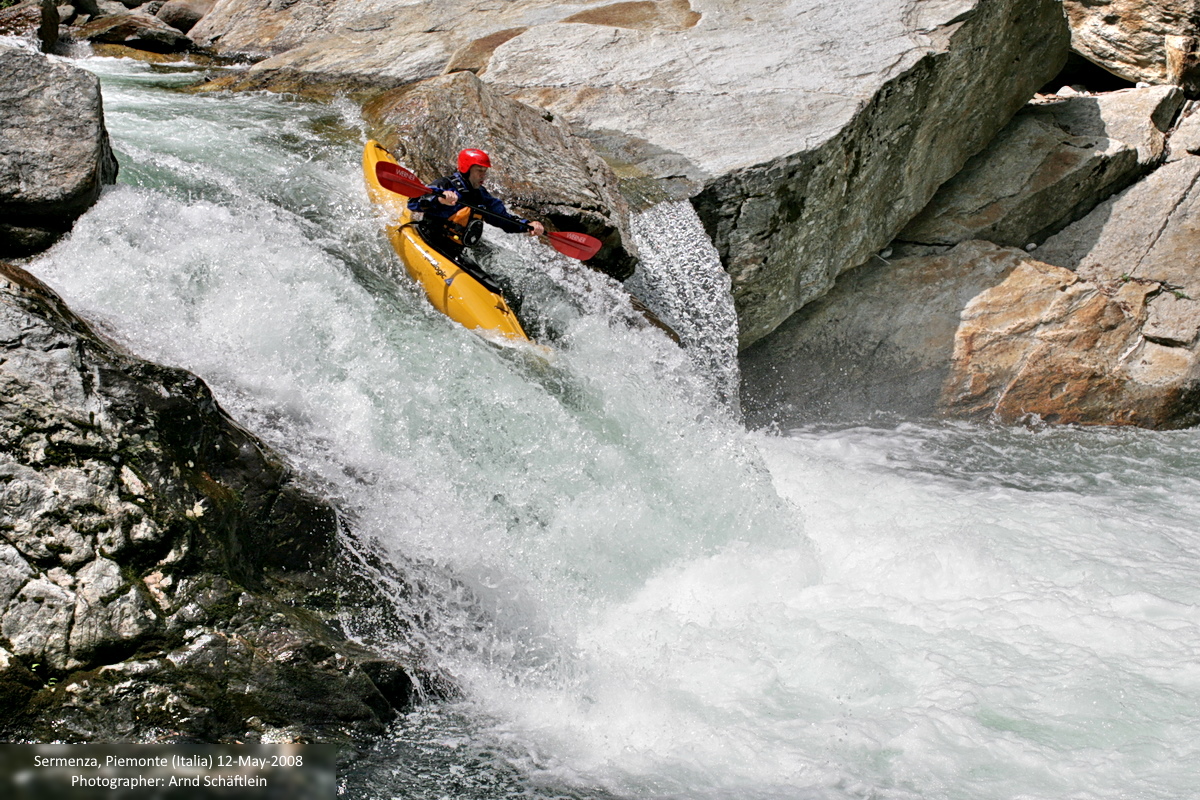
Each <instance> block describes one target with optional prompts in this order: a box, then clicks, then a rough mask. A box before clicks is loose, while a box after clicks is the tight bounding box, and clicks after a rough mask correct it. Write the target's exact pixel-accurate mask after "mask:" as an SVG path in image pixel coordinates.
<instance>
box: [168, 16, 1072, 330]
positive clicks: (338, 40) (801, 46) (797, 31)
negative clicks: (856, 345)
mask: <svg viewBox="0 0 1200 800" xmlns="http://www.w3.org/2000/svg"><path fill="white" fill-rule="evenodd" d="M685 6H686V7H685ZM191 33H192V36H193V38H194V39H195V40H196V41H197V42H198V43H200V44H202V45H205V46H209V47H213V48H215V49H216V50H218V51H220V52H225V53H229V54H245V55H250V56H253V57H263V56H269V57H268V58H267V60H264V61H262V62H261V63H259V64H256V65H255V66H254V67H253V68H252V69H251V71H250V73H251V76H253V75H256V74H258V75H263V76H269V75H271V74H272V73H292V74H298V75H306V76H311V77H312V79H313V80H317V79H322V78H326V79H327V78H330V77H338V78H340V79H345V78H347V77H348V76H353V77H355V79H356V80H360V81H374V82H376V83H377V84H378V85H381V86H386V85H389V84H390V85H393V86H394V85H398V84H401V83H408V82H413V81H418V80H421V79H424V78H428V77H431V76H433V75H436V74H438V73H440V72H443V71H445V70H446V69H449V68H451V65H454V68H457V69H466V70H470V71H473V72H475V73H476V74H478V75H479V76H480V78H481V79H482V80H484V81H485V82H488V83H491V84H493V85H495V86H496V87H497V88H498V89H500V90H501V91H502V92H504V93H507V94H511V95H513V96H514V97H516V98H517V99H519V100H522V101H524V102H526V103H528V104H530V105H533V106H535V107H540V108H543V109H546V110H548V111H549V112H551V113H553V114H554V115H555V116H557V117H562V118H565V119H566V120H567V121H568V122H570V123H571V124H572V125H573V126H575V127H576V128H577V129H578V130H580V131H584V132H586V134H587V135H588V136H589V137H590V138H592V140H593V141H594V142H595V143H596V145H597V147H599V148H600V149H601V151H602V152H603V153H604V155H605V156H606V157H607V158H608V159H609V160H610V162H611V163H613V164H614V165H616V166H618V167H619V172H620V173H621V177H622V178H623V179H625V180H627V181H638V180H647V181H650V182H657V184H658V185H659V186H660V188H664V189H665V190H666V191H667V192H668V194H670V195H671V196H673V197H676V198H678V197H681V196H683V197H694V203H695V205H696V206H697V209H698V210H699V212H700V214H701V217H702V219H703V220H704V222H705V225H706V227H707V228H708V230H709V232H710V234H711V235H712V237H713V239H714V241H715V243H716V246H717V248H718V251H719V252H720V254H721V257H722V260H723V262H724V263H725V265H726V267H727V269H728V270H729V272H730V274H731V277H732V286H733V293H734V297H735V300H736V303H737V307H738V313H739V317H740V320H741V337H742V342H743V344H748V343H750V342H753V341H755V340H757V339H759V338H761V337H762V336H764V335H765V334H767V333H768V332H769V331H771V330H772V329H773V328H774V327H775V326H776V325H778V324H779V323H780V322H781V321H783V320H784V319H785V318H786V317H787V316H788V315H790V314H791V313H793V312H794V311H795V310H796V309H798V308H800V307H801V306H803V305H804V304H805V303H807V302H809V301H810V300H812V299H815V298H816V297H819V296H820V295H821V294H823V293H824V292H825V291H827V290H828V289H829V287H831V286H832V285H833V281H834V278H835V277H836V276H837V275H838V274H839V273H840V272H842V271H844V270H846V269H849V268H851V267H853V266H855V265H857V264H861V263H863V262H864V261H865V260H866V259H867V258H868V256H869V255H870V254H871V253H872V252H873V251H875V250H878V249H880V248H882V247H883V246H885V245H886V244H887V242H888V241H889V240H890V239H891V238H892V237H893V236H894V235H895V234H896V233H897V232H898V231H899V229H900V228H901V227H903V225H904V224H905V223H906V222H908V220H909V219H911V218H912V217H913V216H915V215H916V214H917V212H919V211H920V210H921V208H923V207H924V206H925V204H926V203H927V202H928V200H929V199H930V197H932V195H933V193H934V191H935V190H936V188H937V187H938V186H939V185H941V184H942V183H944V182H945V181H946V180H948V179H949V178H950V177H952V176H953V175H954V174H955V173H956V172H958V170H959V169H960V168H961V166H962V165H963V163H964V162H965V161H966V160H967V158H969V157H970V156H971V155H973V154H974V153H976V152H978V151H979V150H980V149H982V147H983V146H984V145H986V144H987V142H988V141H989V140H990V139H991V138H992V137H993V136H994V135H995V133H996V132H997V131H998V130H999V129H1000V128H1001V127H1003V126H1004V125H1005V124H1006V123H1007V122H1008V120H1009V119H1010V118H1011V117H1012V115H1013V114H1015V113H1016V112H1017V110H1019V109H1020V107H1021V106H1022V105H1023V104H1024V103H1025V102H1026V101H1027V100H1028V99H1029V98H1030V97H1032V96H1033V93H1034V92H1035V90H1036V89H1037V88H1038V87H1040V86H1041V85H1042V84H1044V83H1045V82H1046V81H1048V80H1049V79H1050V78H1052V77H1053V76H1054V75H1055V74H1056V73H1057V72H1058V70H1059V68H1060V67H1061V66H1062V64H1063V63H1064V61H1065V59H1066V54H1067V46H1068V39H1069V35H1068V32H1067V27H1066V22H1065V19H1064V17H1063V13H1062V6H1061V4H1060V3H1058V2H1057V0H951V1H950V2H937V3H929V2H917V1H916V0H852V2H848V3H842V4H835V5H831V4H829V3H826V2H822V0H798V1H797V2H794V3H790V4H786V5H783V6H781V5H779V4H777V3H771V2H766V0H756V1H755V2H746V3H740V4H738V6H737V8H736V9H731V8H729V7H728V4H725V3H720V2H716V0H697V1H696V2H694V3H692V4H684V3H682V2H677V1H674V2H667V1H666V0H664V2H659V3H606V2H581V3H572V4H562V3H552V2H546V1H545V0H517V2H512V3H504V4H501V5H500V6H499V7H497V6H496V5H495V4H491V3H487V4H484V3H472V2H469V1H468V2H466V3H465V4H464V3H463V2H454V3H450V2H448V0H441V1H439V2H430V3H421V4H418V5H412V4H399V3H397V2H394V1H389V0H354V2H350V1H349V0H343V2H335V3H323V2H316V0H298V2H296V3H290V4H286V5H285V4H279V6H278V8H277V7H276V4H269V5H267V4H263V3H261V2H258V1H257V0H226V2H222V3H221V4H220V5H218V6H217V7H216V8H214V9H213V11H212V12H211V13H210V14H208V15H207V16H206V17H205V18H204V19H203V20H202V21H201V22H200V23H199V24H198V25H197V26H196V27H195V28H193V29H192V32H191Z"/></svg>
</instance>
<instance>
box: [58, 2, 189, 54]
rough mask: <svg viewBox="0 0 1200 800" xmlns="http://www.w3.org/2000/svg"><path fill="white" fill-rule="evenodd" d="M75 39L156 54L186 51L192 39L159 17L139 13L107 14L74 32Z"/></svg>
mask: <svg viewBox="0 0 1200 800" xmlns="http://www.w3.org/2000/svg"><path fill="white" fill-rule="evenodd" d="M74 33H75V37H76V38H77V39H81V40H84V41H88V42H97V43H102V44H123V45H125V46H127V47H133V48H136V49H138V50H149V51H151V52H155V53H177V52H180V51H182V50H188V49H190V48H191V46H192V40H191V39H189V38H188V37H187V36H185V35H183V34H182V33H180V32H179V31H178V30H176V29H175V28H173V27H171V26H170V25H168V24H167V23H166V22H164V21H162V20H161V19H159V18H158V17H152V16H150V15H149V14H142V13H139V12H128V13H122V14H108V15H105V16H103V17H100V18H99V19H94V20H92V21H90V22H87V23H85V24H83V25H80V26H79V27H77V28H76V29H75V32H74Z"/></svg>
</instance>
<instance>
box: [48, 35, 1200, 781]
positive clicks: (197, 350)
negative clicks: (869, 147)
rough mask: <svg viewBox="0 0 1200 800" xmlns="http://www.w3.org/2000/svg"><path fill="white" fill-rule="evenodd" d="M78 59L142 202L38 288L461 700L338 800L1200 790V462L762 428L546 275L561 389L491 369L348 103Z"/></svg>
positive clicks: (109, 221)
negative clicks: (394, 610) (216, 432)
mask: <svg viewBox="0 0 1200 800" xmlns="http://www.w3.org/2000/svg"><path fill="white" fill-rule="evenodd" d="M79 63H81V64H82V65H83V66H85V67H86V68H88V69H91V70H93V71H94V72H97V73H98V74H100V75H101V78H102V81H103V86H104V97H105V113H106V119H107V123H108V126H109V130H110V133H111V135H112V137H113V143H114V149H115V150H116V152H117V156H118V159H119V161H120V163H121V175H120V179H119V183H118V185H117V186H115V187H110V188H109V189H107V190H106V191H105V193H104V195H103V197H102V198H101V200H100V202H99V204H98V205H97V206H96V207H95V208H94V209H92V210H91V211H89V212H88V213H87V214H86V215H85V216H84V217H83V218H82V219H81V220H80V222H79V223H78V224H77V226H76V228H75V230H74V232H73V233H72V234H71V235H70V237H68V238H67V239H66V240H64V241H63V242H61V243H60V244H58V245H57V246H56V247H55V248H53V249H52V250H51V251H50V252H49V253H47V254H46V255H44V256H41V257H38V258H36V259H34V260H32V262H31V263H30V264H29V269H30V270H31V271H32V272H34V273H35V274H37V275H38V276H39V277H41V278H42V279H43V280H45V281H47V282H48V283H49V284H50V285H51V286H53V287H54V288H55V289H56V290H58V291H59V292H60V293H61V294H62V295H63V296H64V297H65V299H66V300H67V301H68V303H69V304H70V305H71V306H72V307H73V308H74V309H76V310H77V311H78V312H80V313H81V314H83V315H84V316H86V317H88V318H89V319H91V320H93V321H95V322H96V324H98V325H99V326H100V327H101V328H102V329H103V330H105V331H106V332H107V333H108V334H109V335H110V336H112V337H113V338H115V339H116V340H118V341H120V342H122V343H124V344H125V345H126V346H128V347H129V348H130V349H131V350H133V351H134V352H136V353H138V354H139V355H141V356H143V357H146V358H150V359H152V360H156V361H160V362H163V363H168V364H173V365H179V366H183V367H186V368H187V369H190V370H192V371H194V372H196V373H197V374H199V375H200V376H201V377H203V378H204V380H205V381H207V382H208V383H209V384H210V385H211V386H212V387H213V390H214V392H215V394H216V396H217V398H218V399H219V401H220V402H221V404H222V405H223V406H224V407H225V408H226V409H228V410H229V411H230V413H231V414H232V415H233V416H234V417H235V418H236V419H238V420H239V421H240V422H241V423H242V424H243V425H245V426H246V427H247V428H249V429H250V430H252V431H254V432H256V433H257V434H258V435H260V436H262V437H263V438H265V439H266V440H267V441H269V442H270V443H271V444H272V445H273V446H274V447H276V448H277V449H279V450H280V451H281V452H283V453H284V454H286V457H287V458H288V459H289V460H290V461H291V462H292V463H293V464H294V465H296V467H297V468H298V469H299V470H301V471H302V472H304V473H305V474H307V475H309V476H310V478H311V480H312V482H313V484H314V485H315V486H319V487H321V489H322V490H323V491H325V492H327V493H328V494H329V495H330V496H331V497H333V498H334V499H335V500H336V501H337V502H338V503H339V505H340V506H341V508H342V509H343V510H344V512H345V514H346V517H347V519H349V520H351V521H352V524H353V526H354V529H355V531H356V535H357V536H358V537H359V539H360V540H361V541H364V542H372V543H374V544H375V545H376V546H377V547H379V548H380V550H381V552H383V553H385V554H386V557H387V558H389V559H392V560H394V561H395V563H396V564H397V565H399V566H400V567H401V568H403V569H410V570H413V571H414V574H416V575H418V576H419V577H420V580H419V582H414V585H419V586H420V590H419V591H413V590H412V587H408V589H407V590H405V591H400V590H399V589H398V590H397V603H398V604H399V605H400V607H401V608H402V609H404V611H405V613H407V614H410V615H411V616H412V618H413V619H418V618H419V619H421V620H423V622H422V625H421V627H420V630H419V632H418V633H415V634H414V637H415V641H408V642H405V641H395V642H392V643H391V645H392V646H393V647H394V648H395V649H396V651H397V652H414V653H415V652H417V651H418V650H419V651H420V652H421V653H423V656H422V657H423V658H426V659H429V660H430V662H431V663H432V664H433V665H434V666H436V668H437V669H439V670H441V671H442V672H444V673H445V674H447V675H449V676H452V677H453V679H454V681H455V683H456V685H457V686H458V687H459V690H460V694H459V696H457V697H456V698H455V699H453V700H446V701H433V700H431V701H430V702H427V703H424V704H421V705H418V706H417V707H415V708H414V709H413V710H412V711H411V712H409V713H407V714H405V715H404V716H403V717H402V718H401V719H400V720H398V721H397V723H396V724H395V726H394V728H393V729H392V731H391V732H390V734H389V735H388V736H387V737H385V738H383V739H382V740H380V741H378V742H375V743H373V744H372V745H371V748H372V752H371V754H370V755H369V756H368V757H367V758H365V759H363V760H361V761H359V762H357V763H356V764H355V765H354V766H353V767H352V768H350V769H349V770H347V772H346V774H345V775H342V776H341V777H340V781H341V787H342V790H343V796H346V797H353V798H363V799H364V800H366V799H367V798H371V800H375V799H378V800H389V799H390V798H421V799H422V800H426V799H427V800H439V799H440V798H468V799H471V800H485V799H487V800H490V799H491V798H501V797H525V798H554V797H572V798H583V797H606V798H679V799H680V800H682V799H683V798H688V799H689V800H690V799H692V798H714V799H715V798H729V799H730V800H733V799H735V798H736V800H776V799H782V798H789V799H790V798H803V799H805V800H810V799H811V800H843V799H844V798H845V799H848V798H863V799H864V800H865V799H867V798H873V799H876V800H882V799H884V798H886V799H887V800H908V799H909V798H912V799H913V800H915V799H916V798H922V799H924V800H933V799H935V798H945V799H947V800H950V799H954V800H1014V799H1015V798H1023V799H1024V800H1035V799H1036V800H1042V799H1044V800H1065V799H1066V798H1070V799H1071V800H1129V798H1134V797H1136V798H1140V799H1142V800H1151V799H1161V800H1181V798H1191V797H1200V753H1198V752H1197V749H1198V747H1200V745H1198V743H1200V522H1198V520H1200V433H1197V432H1194V431H1184V432H1170V433H1158V432H1147V431H1137V430H1079V429H1055V428H1041V429H1038V428H1011V429H1005V428H997V427H991V426H979V425H968V424H951V423H940V422H929V423H914V422H884V421H880V420H874V421H872V420H864V421H861V422H860V423H859V424H844V425H840V426H837V427H832V426H819V425H817V424H815V423H814V424H812V425H810V426H808V427H805V428H801V429H796V430H790V431H783V432H779V431H776V432H763V431H747V430H746V429H745V428H744V427H743V426H742V424H741V423H740V422H739V419H738V415H737V414H736V412H733V411H731V410H730V409H729V408H727V407H726V406H725V405H724V404H723V403H722V401H721V400H720V399H718V398H719V397H721V396H728V392H722V391H721V390H720V388H721V385H722V384H723V382H725V383H727V382H728V375H725V376H721V375H717V376H714V375H712V374H705V373H706V370H705V369H704V368H703V365H702V364H701V365H700V366H698V363H699V362H697V361H696V360H694V359H689V358H688V357H687V356H686V355H685V354H683V353H682V352H681V351H680V350H679V349H678V348H676V347H675V346H674V345H672V344H671V343H670V342H669V341H668V340H667V339H666V338H665V337H664V336H662V335H661V334H658V333H656V332H651V331H646V330H642V329H638V328H636V327H630V326H628V325H626V324H623V323H620V322H615V321H613V319H614V318H613V316H612V315H609V314H606V313H604V311H603V309H602V308H599V309H597V308H595V307H588V306H587V304H585V303H582V302H579V301H578V298H579V297H583V296H587V294H588V293H587V292H584V291H582V290H581V291H580V292H579V293H578V295H576V294H573V289H572V286H575V288H579V286H577V284H580V283H583V284H586V283H588V281H589V280H591V279H589V278H587V277H586V276H582V277H581V276H580V275H579V274H574V276H573V274H572V273H571V272H570V271H569V270H568V269H567V268H566V267H565V266H562V265H558V266H556V267H554V269H556V270H558V272H557V273H556V274H555V275H554V276H552V277H554V281H555V283H554V285H555V287H557V288H555V289H554V291H551V292H549V293H548V294H547V297H551V298H553V297H557V298H558V302H549V301H547V302H546V305H547V306H548V308H547V309H545V310H544V312H543V313H545V314H547V315H548V326H549V327H551V328H553V329H554V330H555V337H556V340H555V343H554V350H555V356H554V358H553V360H552V363H549V364H546V363H543V362H542V361H541V360H540V359H539V358H537V357H536V356H533V355H530V354H524V355H522V354H520V353H518V354H515V355H514V354H513V353H505V352H501V351H499V350H497V349H496V348H495V347H493V346H491V345H489V344H487V343H486V342H484V341H483V340H482V339H481V338H479V337H477V336H474V335H472V334H470V333H469V332H467V331H465V330H463V329H462V328H459V327H457V326H455V325H454V324H452V323H450V322H448V321H447V320H446V319H444V318H442V317H440V316H439V315H437V314H436V313H434V312H433V311H432V310H431V309H430V308H429V307H428V305H427V304H426V303H425V302H424V300H423V299H422V298H421V297H420V296H419V295H418V294H417V293H416V292H415V291H414V289H413V288H412V287H411V285H410V284H409V283H408V282H407V280H406V279H405V278H404V277H403V274H402V271H401V269H400V267H399V265H398V263H397V262H396V260H395V257H394V255H393V254H392V253H391V251H390V250H389V249H388V247H387V245H386V242H385V240H384V239H383V237H382V235H381V233H380V230H379V225H378V222H377V220H376V219H375V217H374V216H373V212H372V209H371V207H370V204H369V203H368V201H367V198H366V193H365V189H364V187H363V185H362V177H361V173H360V167H359V156H360V152H361V146H362V141H363V132H362V129H361V127H362V126H361V121H360V119H359V117H358V111H357V108H356V107H354V106H353V105H351V104H349V103H342V104H338V103H334V104H332V105H320V104H306V103H300V102H294V101H290V100H288V99H286V98H281V97H277V96H262V95H236V96H227V95H225V96H213V95H189V94H183V93H179V92H175V91H172V90H171V89H172V87H175V86H180V85H184V84H186V83H189V82H192V81H194V80H195V79H196V74H195V72H194V71H192V70H188V69H163V68H152V67H150V66H148V65H144V64H138V63H135V62H130V61H122V60H113V59H98V58H93V59H87V60H84V61H82V62H79ZM677 217H678V214H676V215H674V216H672V215H665V216H663V215H660V216H657V217H650V218H649V220H650V221H649V222H648V223H647V226H648V229H649V231H650V232H649V233H648V234H647V233H646V232H645V230H644V231H643V235H649V236H651V237H653V235H654V234H653V231H654V227H655V226H659V227H662V226H675V225H676V224H677V223H676V222H675V221H674V220H676V218H677ZM664 233H667V231H664ZM672 233H678V231H673V232H672ZM665 238H667V239H670V240H671V241H678V240H679V238H678V237H674V238H672V237H665ZM510 239H512V237H509V239H506V238H505V235H504V234H497V235H496V236H493V237H492V238H491V240H492V241H494V242H496V243H497V246H499V247H501V248H502V249H503V250H504V251H505V252H511V253H516V254H517V255H516V260H515V262H514V263H517V264H518V266H519V265H520V264H521V263H526V262H530V261H533V262H536V261H537V259H534V258H525V259H524V261H523V257H522V253H526V254H527V253H528V252H529V248H530V247H533V246H534V245H533V244H532V243H529V242H528V241H527V240H523V243H511V244H506V243H507V242H510ZM683 240H684V241H686V240H687V237H686V236H685V237H683ZM522 248H524V249H522ZM667 252H668V257H669V248H668V249H667ZM694 255H695V253H694V252H690V248H689V252H688V253H682V252H681V253H680V254H679V257H680V259H681V260H686V259H688V258H692V257H694ZM510 260H511V259H510ZM547 269H549V268H548V267H545V266H544V265H543V266H540V267H538V272H537V273H536V274H531V275H530V277H529V279H530V281H537V280H543V281H544V280H545V272H546V270H547ZM583 288H586V287H583ZM556 292H557V294H556ZM722 346H724V345H722V344H720V343H719V342H718V343H717V345H715V348H716V349H715V350H713V351H712V352H717V351H719V350H720V348H721V347H722ZM710 361H711V359H710ZM710 368H711V364H710ZM714 386H716V387H717V388H718V391H716V392H714V391H713V387H714ZM726 388H728V387H727V386H726ZM369 611H370V610H364V613H362V614H358V615H355V616H356V619H357V622H358V624H359V625H360V626H361V629H362V631H363V632H364V635H374V636H376V637H378V636H380V635H382V634H381V633H380V632H379V631H375V630H372V629H371V625H372V623H371V616H370V613H369Z"/></svg>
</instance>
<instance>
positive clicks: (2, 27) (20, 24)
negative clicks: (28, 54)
mask: <svg viewBox="0 0 1200 800" xmlns="http://www.w3.org/2000/svg"><path fill="white" fill-rule="evenodd" d="M60 21H61V20H60V19H59V14H58V7H57V6H56V5H54V3H53V2H51V0H25V2H23V3H17V4H16V5H14V6H10V7H8V8H0V36H19V37H23V38H26V39H32V40H35V41H37V42H38V46H39V47H40V48H41V50H42V52H43V53H49V52H50V51H52V50H53V49H54V45H55V44H57V43H58V25H59V22H60Z"/></svg>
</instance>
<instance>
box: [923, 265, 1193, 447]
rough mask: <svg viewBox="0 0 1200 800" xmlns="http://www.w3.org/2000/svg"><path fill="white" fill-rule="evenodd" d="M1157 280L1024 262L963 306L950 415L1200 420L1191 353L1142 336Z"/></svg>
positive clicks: (1092, 421) (1168, 424)
mask: <svg viewBox="0 0 1200 800" xmlns="http://www.w3.org/2000/svg"><path fill="white" fill-rule="evenodd" d="M1163 293H1164V287H1163V285H1162V284H1160V283H1156V282H1153V281H1143V280H1125V281H1116V282H1100V281H1095V280H1089V279H1087V278H1085V277H1083V276H1082V275H1079V274H1077V273H1074V272H1072V271H1070V270H1068V269H1063V268H1061V267H1055V266H1051V265H1048V264H1042V263H1038V262H1029V263H1027V264H1022V265H1021V266H1019V267H1018V268H1017V269H1015V270H1014V271H1013V272H1012V274H1011V275H1010V276H1009V277H1008V279H1007V280H1005V281H1004V282H1003V283H1002V284H1000V285H999V286H997V287H995V288H993V289H989V290H987V291H985V292H983V293H982V294H980V295H979V296H978V297H976V298H975V299H974V300H972V301H971V303H970V304H969V305H968V306H967V308H966V309H965V310H964V311H963V315H962V325H961V326H960V328H959V330H958V333H957V336H956V339H955V348H954V367H953V370H952V374H951V377H950V379H949V380H948V381H947V383H946V390H945V393H944V394H943V397H942V403H943V408H944V409H945V411H946V413H948V414H951V415H954V416H964V417H970V418H976V419H997V420H1000V421H1003V422H1018V421H1022V420H1026V419H1039V420H1044V421H1047V422H1052V423H1073V424H1080V425H1138V426H1142V427H1148V428H1177V427H1185V426H1190V425H1194V424H1196V423H1197V422H1198V421H1200V361H1198V359H1197V358H1196V353H1195V351H1194V349H1192V348H1190V347H1179V346H1170V345H1165V344H1163V343H1161V342H1159V341H1154V340H1152V339H1150V338H1149V337H1147V336H1146V335H1145V325H1146V323H1147V321H1148V317H1149V314H1150V309H1151V308H1152V306H1153V305H1154V304H1155V303H1156V301H1157V300H1158V299H1159V298H1162V297H1163Z"/></svg>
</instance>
